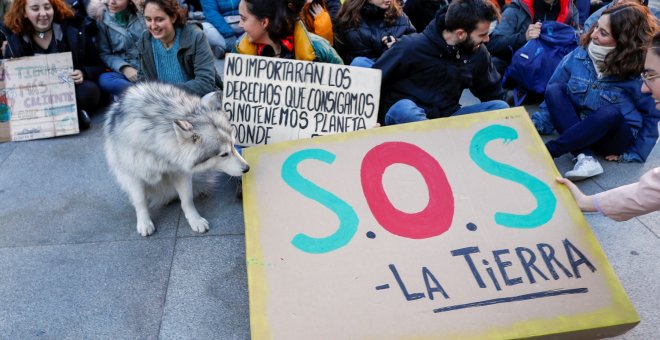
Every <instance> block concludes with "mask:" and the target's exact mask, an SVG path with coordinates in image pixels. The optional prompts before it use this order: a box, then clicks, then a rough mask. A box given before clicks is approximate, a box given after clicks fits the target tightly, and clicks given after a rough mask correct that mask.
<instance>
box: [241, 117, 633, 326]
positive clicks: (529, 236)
mask: <svg viewBox="0 0 660 340" xmlns="http://www.w3.org/2000/svg"><path fill="white" fill-rule="evenodd" d="M244 153H245V156H246V159H247V161H248V162H249V163H250V166H251V168H250V172H249V173H248V174H246V176H245V178H244V180H243V181H244V184H243V185H244V187H243V188H244V198H243V200H244V212H245V227H246V230H245V237H246V248H247V254H246V256H247V259H246V260H247V269H248V287H249V294H250V320H251V331H252V338H254V339H392V338H429V339H444V338H452V339H454V338H473V339H501V338H525V337H535V336H551V335H556V334H563V335H569V334H570V335H572V336H576V337H578V338H580V337H582V338H585V337H586V338H588V337H599V338H600V337H607V336H613V335H616V334H620V333H623V332H625V331H627V330H628V329H630V328H632V327H634V326H635V325H636V324H637V323H638V322H639V317H638V315H637V313H636V311H635V309H634V308H633V306H632V305H631V303H630V301H629V300H628V297H627V296H626V294H625V292H624V290H623V288H622V286H621V284H620V282H619V281H618V279H617V277H616V275H615V273H614V271H613V269H612V267H611V265H610V264H609V263H608V261H607V258H606V256H605V254H604V253H603V251H602V249H601V248H600V245H599V244H598V241H597V240H596V238H595V236H594V234H593V232H592V231H591V229H590V228H589V226H588V225H587V223H586V221H585V219H584V216H583V215H582V213H581V212H580V210H579V208H578V207H577V206H576V204H575V201H574V200H573V198H572V197H571V195H570V192H569V191H568V189H566V188H565V187H563V186H562V185H560V184H557V183H556V182H555V178H556V177H558V176H560V175H559V173H558V171H557V169H556V167H555V165H554V162H553V160H552V159H551V157H550V156H549V154H548V152H547V150H546V149H545V146H544V144H543V142H542V140H541V138H540V137H539V136H538V134H537V133H536V132H535V130H534V126H533V125H532V122H531V120H530V119H529V117H528V115H527V113H526V112H525V111H524V109H522V108H516V109H508V110H500V111H493V112H486V113H479V114H470V115H464V116H459V117H455V118H447V119H434V120H429V121H426V122H420V123H413V124H403V125H397V126H392V127H383V128H376V129H370V130H366V131H359V132H353V133H347V134H341V135H334V136H324V137H320V138H313V139H308V140H300V141H292V142H283V143H278V144H276V145H269V146H258V147H254V148H248V149H246V150H244Z"/></svg>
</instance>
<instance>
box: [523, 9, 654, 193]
mask: <svg viewBox="0 0 660 340" xmlns="http://www.w3.org/2000/svg"><path fill="white" fill-rule="evenodd" d="M657 29H658V27H657V25H656V22H655V19H654V18H653V17H652V16H651V15H650V14H649V11H648V9H647V8H646V7H643V6H641V5H638V4H631V3H628V4H624V5H619V6H615V7H612V8H610V9H608V10H606V11H605V12H604V13H603V15H602V16H601V17H600V19H598V23H597V24H596V25H594V26H593V27H592V29H591V31H589V33H587V34H585V35H583V36H582V43H581V45H582V46H580V47H578V48H577V49H575V50H574V51H573V52H571V53H569V54H568V55H567V56H566V57H564V59H563V60H562V62H561V63H560V64H559V66H558V67H557V69H556V70H555V72H554V74H553V75H552V78H550V82H549V83H548V87H547V89H546V92H545V105H542V106H541V107H542V108H546V110H547V111H542V112H541V113H540V115H537V117H535V118H538V116H542V117H543V116H545V117H547V118H549V120H550V121H551V122H552V124H553V125H554V127H555V128H556V129H557V132H559V134H560V136H559V138H557V139H555V140H551V141H549V142H547V143H546V147H547V148H548V151H549V152H550V155H552V157H559V156H561V155H563V154H565V153H568V152H571V153H573V154H574V155H576V156H577V163H576V164H575V168H574V169H573V170H571V171H568V172H566V174H565V177H566V178H568V179H570V180H583V179H586V178H589V177H592V176H596V175H598V174H601V173H603V168H602V167H601V165H600V163H599V162H598V161H597V160H596V159H595V158H594V157H593V153H594V152H596V153H599V154H601V155H604V156H605V159H606V160H610V161H627V162H629V161H636V162H643V161H644V160H646V157H647V156H648V155H649V153H650V152H651V149H652V148H653V146H654V145H655V142H656V140H657V139H658V120H659V119H660V112H659V111H658V110H657V109H656V108H655V102H654V100H653V98H652V97H651V96H650V95H649V94H645V93H642V92H641V88H642V79H641V78H640V73H641V72H642V70H643V69H644V54H645V50H644V48H645V46H646V45H647V44H648V43H649V42H650V41H651V38H652V37H653V35H654V34H655V32H656V31H657Z"/></svg>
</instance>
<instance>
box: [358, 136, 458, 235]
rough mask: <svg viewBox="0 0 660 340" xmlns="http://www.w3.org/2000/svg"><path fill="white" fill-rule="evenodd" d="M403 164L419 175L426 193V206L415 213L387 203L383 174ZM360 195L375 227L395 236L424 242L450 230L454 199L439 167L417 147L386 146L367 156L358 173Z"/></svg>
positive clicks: (373, 150)
mask: <svg viewBox="0 0 660 340" xmlns="http://www.w3.org/2000/svg"><path fill="white" fill-rule="evenodd" d="M397 163H401V164H406V165H409V166H412V167H414V168H415V169H417V171H419V172H420V173H421V175H422V177H423V178H424V181H425V182H426V185H427V187H428V189H429V203H428V204H427V206H426V208H424V210H422V211H420V212H417V213H412V214H410V213H406V212H403V211H401V210H399V209H397V208H396V207H394V205H393V204H392V202H390V200H389V198H388V197H387V194H386V193H385V188H384V187H383V174H384V173H385V170H386V169H387V167H389V166H390V165H392V164H397ZM360 178H361V181H362V191H363V192H364V196H365V198H366V199H367V204H368V205H369V209H371V213H372V214H373V215H374V217H375V218H376V220H377V221H378V223H380V225H381V226H382V227H383V228H385V230H387V231H389V232H390V233H392V234H394V235H398V236H401V237H406V238H412V239H424V238H429V237H433V236H438V235H441V234H442V233H444V232H446V231H447V230H449V227H451V222H452V219H453V217H454V195H453V193H452V191H451V187H450V186H449V181H448V180H447V176H446V175H445V172H444V170H443V169H442V167H441V166H440V163H438V161H437V160H436V159H435V158H433V156H431V155H429V154H428V153H427V152H426V151H424V150H422V149H421V148H419V147H418V146H416V145H413V144H410V143H404V142H387V143H383V144H380V145H378V146H376V147H374V148H372V149H371V150H369V152H367V154H366V155H365V156H364V159H363V160H362V165H361V169H360Z"/></svg>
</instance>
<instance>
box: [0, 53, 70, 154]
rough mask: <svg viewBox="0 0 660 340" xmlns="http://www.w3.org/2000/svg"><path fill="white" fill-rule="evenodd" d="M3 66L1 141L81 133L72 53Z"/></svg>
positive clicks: (9, 63) (45, 55)
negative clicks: (72, 74)
mask: <svg viewBox="0 0 660 340" xmlns="http://www.w3.org/2000/svg"><path fill="white" fill-rule="evenodd" d="M0 62H2V72H3V73H2V77H1V80H0V86H1V88H2V93H1V94H0V141H3V142H4V141H10V140H12V141H24V140H31V139H39V138H50V137H56V136H63V135H71V134H76V133H78V132H79V130H78V116H77V114H76V112H77V108H76V92H75V85H74V84H73V81H72V80H71V77H70V74H71V71H72V70H73V61H72V59H71V52H65V53H55V54H42V55H37V56H33V57H23V58H16V59H7V60H1V61H0Z"/></svg>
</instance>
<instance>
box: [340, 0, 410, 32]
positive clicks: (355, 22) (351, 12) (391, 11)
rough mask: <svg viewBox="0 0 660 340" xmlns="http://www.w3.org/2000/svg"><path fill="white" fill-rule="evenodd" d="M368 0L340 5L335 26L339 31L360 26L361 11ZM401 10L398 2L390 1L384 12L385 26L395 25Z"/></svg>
mask: <svg viewBox="0 0 660 340" xmlns="http://www.w3.org/2000/svg"><path fill="white" fill-rule="evenodd" d="M368 1H369V0H346V1H344V4H343V5H341V9H340V10H339V13H337V20H336V22H337V26H338V28H340V29H341V30H345V29H350V28H356V27H358V26H359V25H360V21H361V20H362V15H361V12H360V11H361V10H362V7H364V6H365V5H366V4H367V2H368ZM402 13H403V10H402V9H401V5H400V4H399V1H398V0H392V1H391V2H390V7H389V8H388V9H387V10H385V26H392V25H394V24H395V23H396V21H397V19H399V17H400V16H401V14H402Z"/></svg>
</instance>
